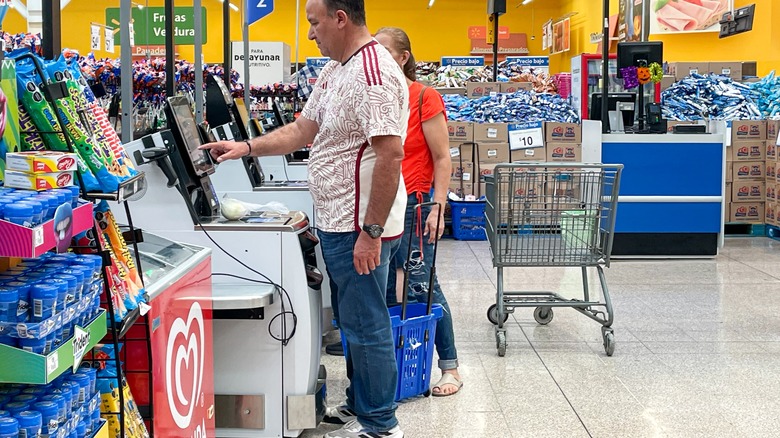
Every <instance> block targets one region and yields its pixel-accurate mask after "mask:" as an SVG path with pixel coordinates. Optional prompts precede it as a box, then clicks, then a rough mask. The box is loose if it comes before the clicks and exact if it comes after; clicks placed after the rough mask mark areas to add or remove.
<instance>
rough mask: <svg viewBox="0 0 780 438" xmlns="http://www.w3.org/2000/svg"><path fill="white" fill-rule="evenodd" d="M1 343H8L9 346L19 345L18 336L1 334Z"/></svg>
mask: <svg viewBox="0 0 780 438" xmlns="http://www.w3.org/2000/svg"><path fill="white" fill-rule="evenodd" d="M0 344H2V345H8V346H9V347H16V346H17V345H18V344H17V341H16V338H14V337H11V336H8V335H0Z"/></svg>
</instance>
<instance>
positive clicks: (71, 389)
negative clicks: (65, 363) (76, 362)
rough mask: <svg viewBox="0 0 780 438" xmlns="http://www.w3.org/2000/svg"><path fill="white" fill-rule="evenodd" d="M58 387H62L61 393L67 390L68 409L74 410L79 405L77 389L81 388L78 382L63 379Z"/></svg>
mask: <svg viewBox="0 0 780 438" xmlns="http://www.w3.org/2000/svg"><path fill="white" fill-rule="evenodd" d="M60 389H62V391H63V393H65V392H66V391H67V393H68V394H70V402H71V405H70V410H71V411H75V410H76V409H77V408H78V407H79V390H80V389H81V387H80V386H79V384H78V383H73V382H70V381H68V380H67V379H65V381H64V382H62V385H61V386H60ZM66 398H67V396H66Z"/></svg>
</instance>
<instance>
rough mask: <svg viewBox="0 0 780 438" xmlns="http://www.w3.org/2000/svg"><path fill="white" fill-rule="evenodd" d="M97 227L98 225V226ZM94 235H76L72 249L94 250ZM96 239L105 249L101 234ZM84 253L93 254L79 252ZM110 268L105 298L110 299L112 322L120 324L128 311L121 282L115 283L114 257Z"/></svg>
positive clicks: (89, 232)
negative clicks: (112, 311)
mask: <svg viewBox="0 0 780 438" xmlns="http://www.w3.org/2000/svg"><path fill="white" fill-rule="evenodd" d="M98 227H99V225H98ZM95 239H96V238H95V235H94V232H93V231H92V230H87V231H85V232H83V233H81V234H78V235H77V236H75V237H74V238H73V245H72V246H73V247H79V248H95V247H96V246H97V243H96V242H95ZM97 239H98V240H99V242H100V245H101V247H103V248H106V246H105V238H104V236H103V233H100V235H99V236H98V237H97ZM81 252H82V253H84V252H93V253H94V251H91V250H87V251H81ZM111 262H112V266H111V267H110V268H107V270H108V271H109V272H110V273H111V275H108V278H107V279H108V286H109V289H108V290H107V291H105V292H106V294H107V298H110V299H111V303H112V304H113V306H114V320H115V321H117V322H121V321H122V320H124V319H125V317H126V316H127V313H128V310H127V308H126V307H125V298H124V296H123V295H122V293H123V291H124V289H122V288H121V282H117V278H118V276H116V275H114V274H115V273H116V269H115V267H114V266H113V263H114V257H113V256H112V258H111ZM105 271H106V270H104V272H103V275H107V274H106V272H105Z"/></svg>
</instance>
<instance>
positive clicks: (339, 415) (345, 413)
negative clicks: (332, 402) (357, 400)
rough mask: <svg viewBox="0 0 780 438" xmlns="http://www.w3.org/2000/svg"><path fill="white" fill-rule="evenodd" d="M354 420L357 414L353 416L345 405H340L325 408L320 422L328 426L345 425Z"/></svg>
mask: <svg viewBox="0 0 780 438" xmlns="http://www.w3.org/2000/svg"><path fill="white" fill-rule="evenodd" d="M356 419H357V414H355V413H354V412H353V411H352V410H351V409H349V408H348V407H347V406H346V405H341V406H336V407H328V408H326V409H325V417H323V418H322V421H323V422H324V423H329V424H347V423H349V422H350V421H352V420H356Z"/></svg>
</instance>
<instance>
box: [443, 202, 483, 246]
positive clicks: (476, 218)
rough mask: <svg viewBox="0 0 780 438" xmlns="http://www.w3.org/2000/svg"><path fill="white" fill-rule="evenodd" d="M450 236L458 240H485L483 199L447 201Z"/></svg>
mask: <svg viewBox="0 0 780 438" xmlns="http://www.w3.org/2000/svg"><path fill="white" fill-rule="evenodd" d="M449 202H450V206H451V208H452V236H453V237H454V238H456V239H458V240H487V233H486V232H485V201H449Z"/></svg>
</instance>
